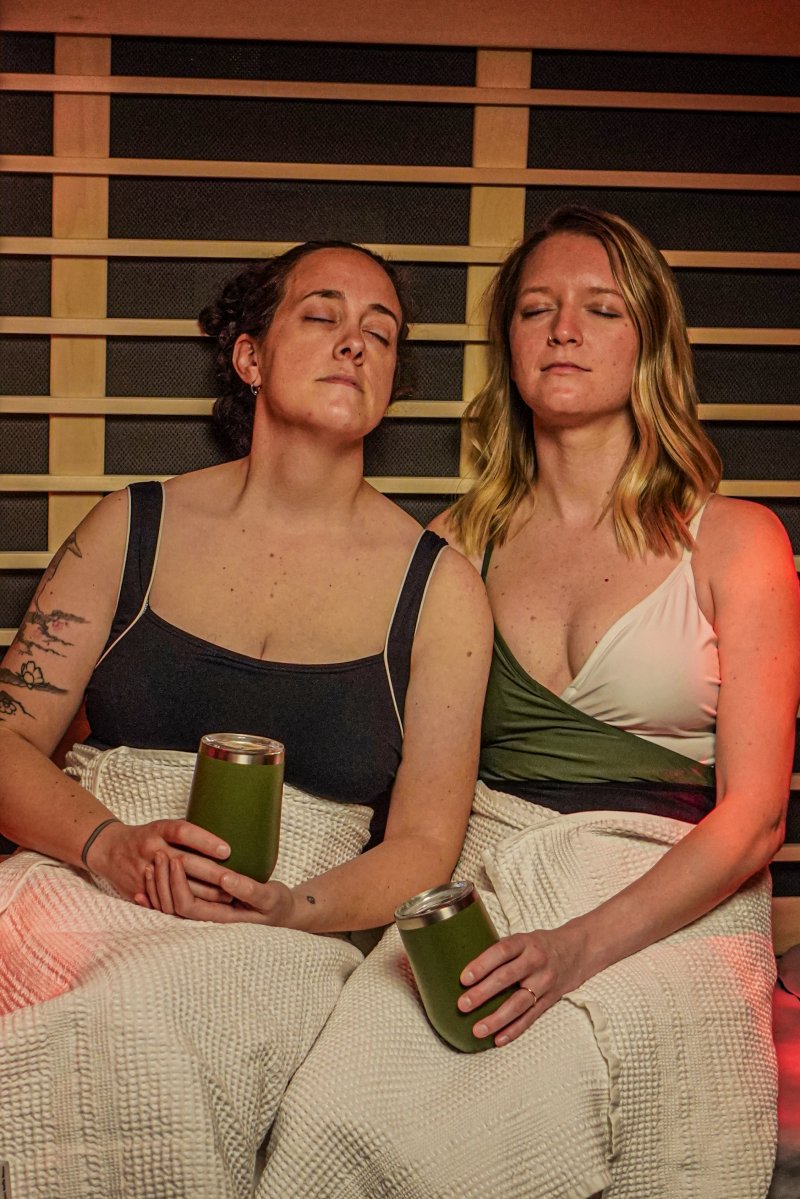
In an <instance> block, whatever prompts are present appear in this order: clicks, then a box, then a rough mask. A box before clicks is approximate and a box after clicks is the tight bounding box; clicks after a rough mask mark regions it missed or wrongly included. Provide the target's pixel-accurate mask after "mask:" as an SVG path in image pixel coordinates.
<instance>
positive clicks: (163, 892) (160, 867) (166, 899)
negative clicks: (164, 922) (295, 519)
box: [153, 853, 175, 916]
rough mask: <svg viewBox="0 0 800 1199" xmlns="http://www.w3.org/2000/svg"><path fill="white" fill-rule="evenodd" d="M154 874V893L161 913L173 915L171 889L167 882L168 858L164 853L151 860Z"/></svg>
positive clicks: (173, 907) (173, 905)
mask: <svg viewBox="0 0 800 1199" xmlns="http://www.w3.org/2000/svg"><path fill="white" fill-rule="evenodd" d="M153 869H154V872H155V882H156V893H157V895H158V902H159V906H160V907H161V911H162V912H166V913H167V915H168V916H174V915H175V903H174V900H173V898H172V888H171V887H170V882H169V858H168V857H167V855H166V854H165V853H157V854H156V856H155V858H154V859H153Z"/></svg>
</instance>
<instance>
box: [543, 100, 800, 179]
mask: <svg viewBox="0 0 800 1199" xmlns="http://www.w3.org/2000/svg"><path fill="white" fill-rule="evenodd" d="M528 165H529V166H532V167H542V168H553V169H564V170H616V171H719V172H731V173H735V174H742V173H752V174H761V173H764V174H773V173H774V174H793V173H794V172H796V171H798V170H800V117H798V116H796V115H794V114H790V115H785V114H782V113H780V114H775V113H741V112H681V111H677V112H674V111H668V110H659V109H618V108H534V109H531V119H530V127H529V140H528Z"/></svg>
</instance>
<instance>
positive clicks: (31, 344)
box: [0, 333, 50, 396]
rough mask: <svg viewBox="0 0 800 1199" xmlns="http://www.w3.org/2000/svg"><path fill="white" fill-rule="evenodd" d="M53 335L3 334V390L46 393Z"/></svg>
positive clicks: (0, 341) (0, 337)
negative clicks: (51, 336) (51, 337)
mask: <svg viewBox="0 0 800 1199" xmlns="http://www.w3.org/2000/svg"><path fill="white" fill-rule="evenodd" d="M49 391H50V338H49V337H38V336H37V337H32V336H27V335H23V336H21V335H19V334H12V333H3V334H0V394H3V395H15V396H19V395H22V396H24V395H32V396H38V395H47V394H48V393H49Z"/></svg>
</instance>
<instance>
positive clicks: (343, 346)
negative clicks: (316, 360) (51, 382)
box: [334, 328, 364, 362]
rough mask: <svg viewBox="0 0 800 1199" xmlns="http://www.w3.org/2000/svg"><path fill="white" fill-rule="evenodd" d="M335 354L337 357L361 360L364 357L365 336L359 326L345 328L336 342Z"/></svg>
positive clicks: (355, 360)
mask: <svg viewBox="0 0 800 1199" xmlns="http://www.w3.org/2000/svg"><path fill="white" fill-rule="evenodd" d="M334 354H335V356H336V357H337V358H345V359H351V360H352V361H353V362H361V361H363V358H364V337H363V335H362V333H361V330H360V329H358V328H353V329H345V330H343V332H342V336H341V337H340V338H339V340H338V341H337V343H336V347H335V349H334Z"/></svg>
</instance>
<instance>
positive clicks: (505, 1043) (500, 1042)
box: [495, 1033, 508, 1045]
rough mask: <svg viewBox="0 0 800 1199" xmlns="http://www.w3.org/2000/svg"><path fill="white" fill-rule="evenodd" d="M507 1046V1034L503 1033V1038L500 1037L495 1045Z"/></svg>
mask: <svg viewBox="0 0 800 1199" xmlns="http://www.w3.org/2000/svg"><path fill="white" fill-rule="evenodd" d="M507 1044H508V1037H507V1036H506V1035H505V1033H503V1034H502V1035H501V1036H499V1037H498V1038H497V1040H496V1041H495V1045H507Z"/></svg>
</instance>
